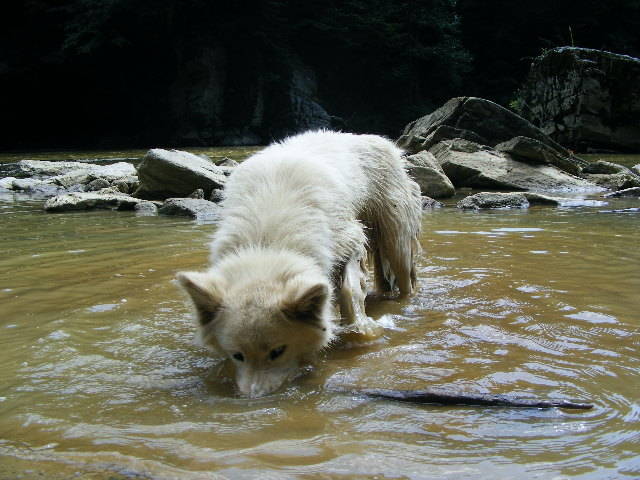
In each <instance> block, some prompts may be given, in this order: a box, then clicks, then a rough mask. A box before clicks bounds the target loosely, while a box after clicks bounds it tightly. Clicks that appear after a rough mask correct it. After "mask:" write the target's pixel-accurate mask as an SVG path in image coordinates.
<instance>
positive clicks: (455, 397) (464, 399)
mask: <svg viewBox="0 0 640 480" xmlns="http://www.w3.org/2000/svg"><path fill="white" fill-rule="evenodd" d="M342 392H343V393H351V394H353V395H364V396H367V397H374V398H388V399H392V400H398V401H400V402H412V403H433V404H439V405H470V406H494V407H520V408H554V407H557V408H570V409H576V410H589V409H590V408H593V405H592V404H590V403H577V402H571V401H566V400H531V399H523V398H517V397H515V398H514V397H509V396H507V395H483V394H466V393H454V392H447V391H437V390H386V389H364V390H342Z"/></svg>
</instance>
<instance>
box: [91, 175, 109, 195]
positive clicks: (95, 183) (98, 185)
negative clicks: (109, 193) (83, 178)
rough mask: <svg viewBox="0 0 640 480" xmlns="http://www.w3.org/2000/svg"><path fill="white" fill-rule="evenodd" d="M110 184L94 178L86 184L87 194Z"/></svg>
mask: <svg viewBox="0 0 640 480" xmlns="http://www.w3.org/2000/svg"><path fill="white" fill-rule="evenodd" d="M110 186H111V184H110V183H109V182H108V181H107V180H105V179H104V178H96V179H95V180H92V181H90V182H89V183H88V184H87V187H86V191H87V192H95V191H96V190H102V189H103V188H107V187H110Z"/></svg>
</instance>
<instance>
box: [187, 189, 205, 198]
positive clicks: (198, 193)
mask: <svg viewBox="0 0 640 480" xmlns="http://www.w3.org/2000/svg"><path fill="white" fill-rule="evenodd" d="M189 198H200V199H203V198H204V190H202V189H201V188H197V189H196V190H194V191H193V192H191V194H190V195H189Z"/></svg>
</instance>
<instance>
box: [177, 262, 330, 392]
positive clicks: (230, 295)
mask: <svg viewBox="0 0 640 480" xmlns="http://www.w3.org/2000/svg"><path fill="white" fill-rule="evenodd" d="M236 267H239V265H236ZM265 273H266V274H265ZM177 278H178V281H179V283H180V285H181V286H182V287H183V288H184V290H185V291H186V292H187V293H188V294H189V296H190V298H191V300H192V302H193V305H194V307H195V311H196V318H197V320H198V324H199V326H200V329H201V337H202V339H203V341H204V343H205V344H207V345H208V346H210V347H212V348H213V349H215V350H217V351H218V352H219V353H221V354H223V355H225V356H227V357H228V358H230V359H231V361H232V362H233V363H234V365H235V368H236V384H237V387H238V389H239V390H240V392H241V393H242V394H244V395H248V396H251V397H258V396H262V395H266V394H268V393H271V392H273V391H275V390H277V389H278V388H279V387H280V386H281V385H282V384H283V383H284V382H286V381H287V380H289V379H290V378H292V377H293V376H295V375H296V373H297V372H298V371H299V367H300V366H301V365H302V364H304V363H305V362H308V361H309V360H311V359H312V358H313V356H314V355H315V354H316V353H317V352H318V351H319V350H321V349H322V348H323V347H325V346H326V345H327V344H328V343H329V342H330V340H331V338H332V335H333V332H332V327H333V323H332V322H331V318H330V305H331V298H330V289H329V285H328V284H327V282H326V280H324V279H323V278H322V276H317V275H313V274H309V272H305V273H304V274H303V273H301V272H299V273H296V272H295V271H292V270H291V269H290V268H287V267H286V266H283V265H271V266H270V267H269V268H268V269H266V270H265V269H263V268H261V266H260V265H254V266H253V270H251V269H248V270H244V271H242V270H232V271H231V272H230V271H229V270H228V269H226V268H223V269H215V270H212V271H209V272H203V273H199V272H183V273H180V274H178V277H177Z"/></svg>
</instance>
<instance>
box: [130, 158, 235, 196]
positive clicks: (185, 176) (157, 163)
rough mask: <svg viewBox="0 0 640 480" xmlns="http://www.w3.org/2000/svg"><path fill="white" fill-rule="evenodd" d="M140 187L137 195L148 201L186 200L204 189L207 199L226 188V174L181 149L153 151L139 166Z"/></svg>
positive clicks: (135, 194) (204, 160) (212, 164)
mask: <svg viewBox="0 0 640 480" xmlns="http://www.w3.org/2000/svg"><path fill="white" fill-rule="evenodd" d="M138 178H139V180H140V186H139V187H138V189H137V190H136V191H135V192H134V196H136V197H138V198H144V199H153V200H156V199H165V198H168V197H186V196H188V195H189V194H191V192H193V191H194V190H196V189H198V188H201V189H202V190H203V191H204V193H205V196H206V197H207V198H208V197H210V196H211V192H212V191H213V190H218V189H222V188H223V187H224V184H225V182H226V176H225V174H224V172H223V171H222V170H221V169H220V167H217V166H216V165H215V164H214V163H213V162H211V161H210V160H206V159H204V158H202V157H199V156H197V155H193V154H191V153H188V152H182V151H179V150H162V149H159V148H155V149H152V150H149V151H148V152H147V154H146V155H145V156H144V158H143V159H142V162H140V164H139V165H138Z"/></svg>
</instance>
